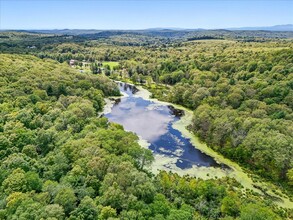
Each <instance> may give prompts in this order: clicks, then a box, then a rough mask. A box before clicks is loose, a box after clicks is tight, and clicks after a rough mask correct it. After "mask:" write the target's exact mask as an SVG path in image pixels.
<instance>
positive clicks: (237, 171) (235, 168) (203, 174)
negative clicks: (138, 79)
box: [102, 81, 293, 208]
mask: <svg viewBox="0 0 293 220" xmlns="http://www.w3.org/2000/svg"><path fill="white" fill-rule="evenodd" d="M115 82H121V81H115ZM123 83H124V82H123ZM127 84H130V85H133V86H135V87H136V88H137V89H138V91H137V92H136V93H135V94H134V96H135V97H141V98H143V99H145V100H149V101H153V102H155V103H158V104H161V105H171V106H173V107H175V108H176V109H180V110H183V111H184V115H183V116H181V117H180V119H179V120H178V121H175V122H173V123H172V127H173V128H174V129H176V130H178V131H180V132H181V134H182V136H183V137H185V138H188V139H190V142H191V143H192V145H193V146H194V147H195V148H196V149H198V150H200V151H201V152H202V153H205V154H207V155H209V156H211V157H213V158H214V159H215V160H216V162H217V163H219V164H225V165H227V166H229V168H230V169H229V170H228V169H223V168H218V167H203V166H202V167H200V166H193V167H192V168H189V169H180V168H178V167H176V166H174V160H177V158H168V157H164V156H163V155H158V154H154V158H155V160H154V162H153V163H152V165H151V166H150V171H151V172H152V173H154V174H158V172H159V171H160V170H166V171H171V172H176V173H178V174H179V175H181V176H183V175H190V176H193V177H196V178H201V179H204V180H206V179H215V178H222V177H230V178H234V179H235V180H237V182H239V183H240V184H241V185H242V186H243V187H244V188H246V189H249V190H253V191H254V192H256V193H258V194H260V195H264V192H263V191H262V190H260V189H259V187H255V186H260V188H266V189H267V191H266V194H268V195H270V196H272V197H275V198H279V199H281V200H282V201H274V203H276V204H277V205H279V206H281V207H283V208H290V207H292V206H293V202H291V201H290V200H289V199H288V198H287V197H286V196H285V195H284V194H283V193H282V192H281V191H280V190H276V191H277V192H278V194H281V195H283V196H279V195H277V194H276V193H274V192H273V191H272V190H271V189H269V188H270V187H269V186H268V185H267V183H266V182H258V183H257V182H254V181H253V179H252V178H251V177H249V176H248V174H247V173H246V172H245V171H244V170H243V169H242V168H241V167H240V165H238V164H237V163H236V162H233V161H231V160H230V159H228V158H225V157H224V156H222V155H221V154H219V153H218V152H216V151H214V150H213V149H211V148H209V147H208V146H207V144H206V143H204V142H202V141H200V140H199V138H198V137H197V136H196V135H195V134H193V133H192V132H191V131H189V130H188V129H187V128H186V127H187V126H188V125H190V123H191V119H192V116H193V111H192V110H189V109H187V108H185V107H183V106H180V105H177V104H173V103H169V102H165V101H160V100H158V99H155V98H150V96H151V92H150V91H148V90H147V89H145V88H143V87H142V86H136V85H134V84H132V83H128V82H127ZM125 97H127V95H126V94H122V96H119V97H115V98H125ZM111 98H113V97H109V98H106V99H105V101H106V105H105V106H104V107H105V110H104V111H103V112H102V114H106V113H109V112H110V111H111V109H112V107H113V105H114V103H115V101H114V100H112V101H111V100H110V99H111ZM138 143H139V144H140V146H141V147H144V148H148V146H149V144H150V143H148V142H147V141H146V140H144V139H142V138H141V137H139V141H138ZM166 164H169V165H170V164H171V165H170V166H168V167H166Z"/></svg>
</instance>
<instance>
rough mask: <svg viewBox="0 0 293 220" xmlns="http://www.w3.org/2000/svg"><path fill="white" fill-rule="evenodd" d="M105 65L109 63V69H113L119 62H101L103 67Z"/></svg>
mask: <svg viewBox="0 0 293 220" xmlns="http://www.w3.org/2000/svg"><path fill="white" fill-rule="evenodd" d="M106 65H109V66H110V68H111V70H113V68H114V67H115V66H118V65H119V62H114V61H108V62H103V67H104V66H106Z"/></svg>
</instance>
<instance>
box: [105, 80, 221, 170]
mask: <svg viewBox="0 0 293 220" xmlns="http://www.w3.org/2000/svg"><path fill="white" fill-rule="evenodd" d="M119 88H120V91H121V92H122V93H124V94H127V97H124V98H122V99H120V100H119V101H117V102H116V103H115V105H114V106H113V108H112V111H111V112H110V113H108V114H106V115H105V116H106V117H107V118H108V119H109V120H110V121H112V122H116V123H119V124H121V125H123V126H124V128H125V129H126V130H129V131H132V132H135V133H136V134H138V135H139V136H141V137H142V138H143V139H145V140H147V141H148V142H149V143H150V146H149V149H151V150H152V151H153V153H154V154H160V155H164V156H165V157H171V158H177V161H176V163H175V165H176V166H177V167H179V168H181V169H187V168H191V167H192V166H194V165H196V166H207V167H208V166H214V167H220V166H222V167H223V165H222V164H218V163H217V162H216V161H215V160H214V159H213V158H212V157H210V156H208V155H206V154H204V153H202V152H201V151H199V150H198V149H196V148H195V147H194V146H193V145H192V144H191V143H190V140H189V139H188V138H185V137H183V136H182V134H181V133H180V131H178V130H176V129H174V128H173V127H172V123H174V122H175V121H177V120H179V119H180V117H181V116H182V115H184V111H182V110H179V109H176V108H174V107H173V106H171V105H170V106H167V105H162V104H158V103H155V102H153V101H149V100H145V99H143V98H141V97H136V96H134V94H135V93H136V92H137V91H138V89H137V88H136V87H135V86H132V85H129V84H125V83H119Z"/></svg>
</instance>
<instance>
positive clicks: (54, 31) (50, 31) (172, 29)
mask: <svg viewBox="0 0 293 220" xmlns="http://www.w3.org/2000/svg"><path fill="white" fill-rule="evenodd" d="M3 31H4V32H6V31H18V32H30V33H44V34H68V35H81V34H82V35H84V34H103V35H104V34H105V33H107V34H110V35H113V33H119V34H133V33H136V34H145V33H152V34H156V33H164V34H165V35H166V34H167V33H169V34H171V35H174V33H176V35H178V34H179V35H182V34H184V33H190V32H199V33H200V32H202V33H203V32H213V31H224V32H227V31H233V32H239V31H267V32H278V31H279V32H293V24H286V25H275V26H268V27H236V28H221V29H204V28H176V27H167V28H160V27H158V28H148V29H140V30H138V29H137V30H122V29H121V30H118V29H117V30H114V29H113V30H101V29H34V30H33V29H26V30H25V29H23V30H1V29H0V32H3Z"/></svg>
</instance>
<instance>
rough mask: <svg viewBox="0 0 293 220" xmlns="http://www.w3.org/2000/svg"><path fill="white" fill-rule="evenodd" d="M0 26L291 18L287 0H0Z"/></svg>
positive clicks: (223, 24)
mask: <svg viewBox="0 0 293 220" xmlns="http://www.w3.org/2000/svg"><path fill="white" fill-rule="evenodd" d="M0 10H1V11H0V29H55V28H56V29H63V28H71V29H73V28H78V29H91V28H92V29H144V28H154V27H180V28H228V27H246V26H271V25H277V24H292V23H293V0H288V1H285V0H267V1H264V0H254V1H253V0H234V1H232V0H230V1H228V0H226V1H222V0H205V1H202V0H187V1H186V0H182V1H177V0H171V1H167V0H159V1H156V0H148V1H147V0H136V1H135V0H132V1H130V0H108V1H106V0H104V1H101V0H83V1H82V0H71V1H70V0H0Z"/></svg>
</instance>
